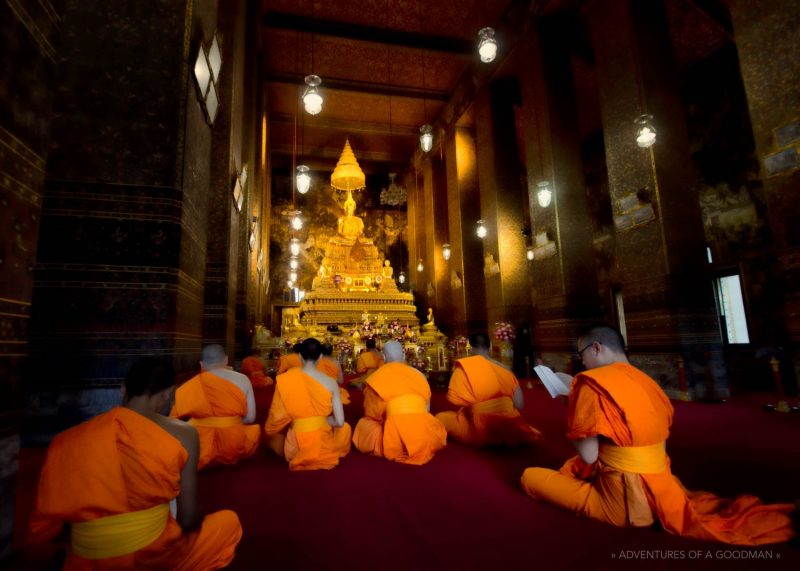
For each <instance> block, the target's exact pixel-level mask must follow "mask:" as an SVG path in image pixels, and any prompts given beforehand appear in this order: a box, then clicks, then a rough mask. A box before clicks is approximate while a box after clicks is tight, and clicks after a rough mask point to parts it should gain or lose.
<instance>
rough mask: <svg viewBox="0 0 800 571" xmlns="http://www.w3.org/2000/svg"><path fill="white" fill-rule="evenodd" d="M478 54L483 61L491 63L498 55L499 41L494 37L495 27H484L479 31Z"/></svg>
mask: <svg viewBox="0 0 800 571" xmlns="http://www.w3.org/2000/svg"><path fill="white" fill-rule="evenodd" d="M478 54H480V56H481V61H482V62H483V63H490V62H493V61H494V58H495V57H497V41H496V40H495V39H494V28H483V29H482V30H480V31H479V32H478Z"/></svg>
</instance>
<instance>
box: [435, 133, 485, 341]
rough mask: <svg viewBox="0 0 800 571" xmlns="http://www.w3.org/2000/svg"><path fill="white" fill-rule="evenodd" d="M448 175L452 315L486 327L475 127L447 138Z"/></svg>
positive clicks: (473, 326) (468, 327)
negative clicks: (476, 231) (477, 224)
mask: <svg viewBox="0 0 800 571" xmlns="http://www.w3.org/2000/svg"><path fill="white" fill-rule="evenodd" d="M444 145H445V149H444V152H445V162H444V168H445V173H446V179H447V220H448V230H449V237H450V248H451V251H452V253H451V256H450V262H449V263H448V278H447V279H448V280H449V282H450V292H451V295H450V304H449V307H450V311H451V314H450V316H449V318H450V319H451V321H452V323H454V324H459V325H460V324H463V325H464V327H465V329H466V331H467V332H473V331H483V330H485V329H486V311H485V309H484V308H485V303H486V291H485V282H484V279H483V243H482V242H481V240H480V239H479V238H478V237H477V236H476V235H475V223H476V222H477V221H478V220H479V219H480V214H481V212H480V199H479V189H478V171H477V166H476V155H477V149H476V146H475V135H474V130H473V129H472V128H471V127H470V126H459V127H456V128H455V129H454V130H453V132H452V133H450V134H449V135H448V137H447V140H446V141H445V142H444Z"/></svg>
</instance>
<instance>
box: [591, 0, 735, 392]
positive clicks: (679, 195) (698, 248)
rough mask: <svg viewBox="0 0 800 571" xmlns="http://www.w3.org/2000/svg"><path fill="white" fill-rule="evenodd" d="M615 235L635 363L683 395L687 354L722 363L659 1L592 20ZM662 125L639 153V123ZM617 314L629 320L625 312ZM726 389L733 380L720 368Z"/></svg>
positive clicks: (605, 10) (617, 8) (598, 9)
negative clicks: (642, 119)
mask: <svg viewBox="0 0 800 571" xmlns="http://www.w3.org/2000/svg"><path fill="white" fill-rule="evenodd" d="M588 18H589V28H590V34H591V40H592V44H593V47H594V51H595V56H596V70H597V81H598V92H599V99H600V109H601V114H602V124H603V137H604V141H605V152H606V165H607V168H608V184H609V194H610V198H611V208H612V216H613V225H614V233H615V247H614V266H613V268H612V270H611V280H612V283H613V284H614V285H615V289H616V291H617V292H618V295H617V299H616V302H617V303H616V308H617V309H618V310H619V309H622V310H623V311H624V320H623V324H624V326H625V328H626V329H627V341H628V344H629V346H630V348H631V351H632V353H633V354H634V355H636V354H637V353H638V355H639V356H638V357H637V359H639V360H640V364H642V365H643V366H644V367H645V368H646V370H647V371H648V373H650V374H651V376H654V377H661V378H662V379H664V380H665V381H666V382H667V384H668V385H674V386H675V387H677V383H678V375H677V368H676V367H675V366H674V363H675V362H676V359H675V357H676V356H677V355H678V354H687V353H689V352H711V353H712V354H711V357H712V359H716V358H718V357H719V349H720V346H721V340H720V334H719V326H718V324H717V321H716V312H715V309H714V305H713V303H714V302H713V297H712V288H711V284H710V283H709V281H708V279H707V278H706V277H705V264H706V262H705V240H704V236H703V226H702V221H701V216H700V206H699V201H698V196H697V186H696V181H695V175H694V172H693V169H692V163H691V158H690V154H689V143H688V135H687V128H686V122H685V116H684V110H683V106H682V102H681V97H680V92H679V85H680V84H679V82H678V77H677V72H676V70H675V65H674V62H673V61H672V52H671V45H670V39H669V33H668V27H667V18H666V13H665V10H664V6H663V4H662V2H661V1H660V0H658V1H650V2H631V1H628V0H625V1H619V0H596V1H595V2H593V3H592V4H591V5H590V6H589V11H588ZM644 113H648V114H651V115H652V116H653V118H654V119H653V124H654V126H655V129H656V132H657V139H656V142H655V144H654V145H653V146H651V147H647V148H640V147H639V146H638V145H637V142H636V137H635V134H636V126H635V124H634V120H635V119H636V118H637V116H640V115H642V114H644ZM618 313H623V312H622V311H619V312H618ZM715 376H716V377H717V381H718V383H719V385H722V384H723V383H725V382H726V381H725V380H724V376H725V375H724V371H722V370H721V367H717V368H716V373H715Z"/></svg>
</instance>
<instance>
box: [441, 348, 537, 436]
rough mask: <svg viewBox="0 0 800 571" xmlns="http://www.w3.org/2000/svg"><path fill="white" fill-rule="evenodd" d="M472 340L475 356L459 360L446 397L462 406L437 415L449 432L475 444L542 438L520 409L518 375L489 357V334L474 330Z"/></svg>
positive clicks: (522, 406) (523, 401)
mask: <svg viewBox="0 0 800 571" xmlns="http://www.w3.org/2000/svg"><path fill="white" fill-rule="evenodd" d="M469 342H470V345H472V352H473V356H472V357H466V358H465V359H459V360H458V361H456V363H455V367H454V369H453V375H452V376H451V377H450V384H449V387H448V390H447V400H448V401H450V402H451V403H453V404H456V405H461V408H460V409H459V410H458V412H452V411H448V412H440V413H439V414H437V415H436V418H437V419H438V420H439V421H440V422H441V423H442V424H443V425H444V427H445V429H447V435H448V436H449V437H451V438H454V439H456V440H460V441H461V442H464V443H465V444H470V445H473V446H492V445H515V444H525V443H533V442H537V441H539V440H541V438H542V433H541V432H539V431H538V430H536V429H535V428H533V427H532V426H530V425H529V424H528V423H527V422H525V420H524V419H523V418H522V416H521V415H520V413H519V411H520V410H522V409H523V408H524V407H525V398H524V396H523V395H522V388H521V387H520V386H519V381H518V380H517V377H515V376H514V373H512V372H511V371H509V370H508V369H507V368H506V367H505V366H504V365H502V364H501V363H499V362H497V361H495V360H494V359H492V358H490V357H489V350H490V349H491V343H490V341H489V337H487V336H486V334H484V333H474V334H472V335H470V336H469Z"/></svg>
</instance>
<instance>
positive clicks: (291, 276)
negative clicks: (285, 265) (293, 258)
mask: <svg viewBox="0 0 800 571" xmlns="http://www.w3.org/2000/svg"><path fill="white" fill-rule="evenodd" d="M289 281H290V282H296V281H297V272H289Z"/></svg>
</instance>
